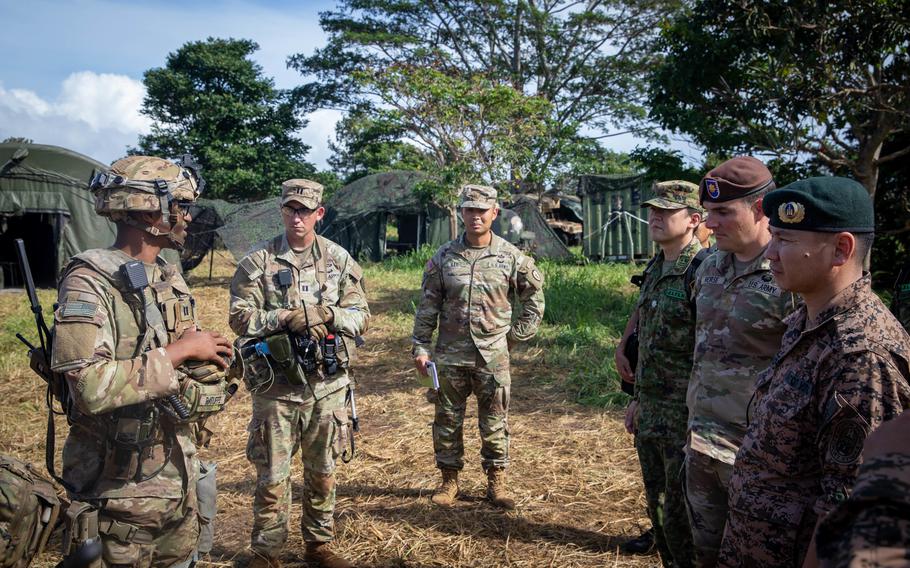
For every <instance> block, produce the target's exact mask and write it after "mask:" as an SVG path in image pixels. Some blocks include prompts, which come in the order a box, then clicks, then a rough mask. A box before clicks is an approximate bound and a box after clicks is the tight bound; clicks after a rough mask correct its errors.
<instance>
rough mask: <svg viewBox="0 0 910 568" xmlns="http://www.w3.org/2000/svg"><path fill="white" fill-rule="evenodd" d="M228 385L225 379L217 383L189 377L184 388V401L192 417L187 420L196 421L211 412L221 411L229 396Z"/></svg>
mask: <svg viewBox="0 0 910 568" xmlns="http://www.w3.org/2000/svg"><path fill="white" fill-rule="evenodd" d="M226 385H227V382H226V381H224V380H223V379H222V380H220V381H218V382H216V383H201V382H198V381H194V380H191V379H187V380H186V387H185V388H184V390H183V402H184V404H185V405H186V409H187V410H188V411H189V413H190V417H189V418H188V419H187V420H186V421H187V422H195V421H197V420H200V419H201V418H204V417H205V416H207V415H209V414H214V413H216V412H221V410H223V409H224V405H225V404H227V401H228V398H229V397H228V394H227V391H226V389H225V387H226Z"/></svg>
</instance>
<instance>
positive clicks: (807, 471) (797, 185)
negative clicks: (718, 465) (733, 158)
mask: <svg viewBox="0 0 910 568" xmlns="http://www.w3.org/2000/svg"><path fill="white" fill-rule="evenodd" d="M763 207H764V211H765V215H767V216H768V217H769V218H770V224H771V242H770V244H769V245H768V248H767V250H766V251H765V257H766V258H767V259H768V260H769V261H770V266H771V270H772V272H773V273H774V276H775V279H776V282H777V284H778V285H779V286H780V287H781V288H783V289H784V290H787V291H790V292H797V293H799V295H800V296H801V297H802V299H803V302H804V304H803V306H801V307H800V308H799V309H798V310H797V311H796V312H794V313H793V314H792V315H791V316H790V317H788V318H787V324H788V327H787V332H786V333H785V334H784V336H783V343H782V344H781V346H780V350H779V351H778V352H777V354H776V355H775V356H774V359H773V361H772V362H771V365H770V366H769V367H768V369H767V370H766V371H764V372H763V373H762V374H761V375H760V376H759V377H758V380H757V382H756V389H755V397H754V399H753V401H752V403H751V404H750V407H749V410H750V412H749V427H748V432H747V433H746V436H745V438H744V439H743V442H742V447H741V448H740V449H739V453H737V454H736V463H735V465H734V466H733V475H732V477H731V480H730V489H729V492H730V500H729V514H728V517H727V523H726V529H725V531H724V540H723V545H722V547H721V552H720V565H721V566H729V567H731V568H732V567H739V566H756V567H767V566H781V567H787V566H793V567H796V568H799V567H801V566H802V565H803V560H804V558H805V557H806V554H807V552H809V554H810V558H811V556H813V555H814V549H813V548H812V547H811V546H810V542H811V541H812V535H813V533H814V530H815V527H816V525H817V523H818V522H819V521H820V520H821V519H823V518H824V517H825V515H826V514H827V513H829V512H830V511H831V510H833V509H834V508H835V507H836V506H837V505H838V503H840V502H841V501H843V500H844V499H846V498H847V497H848V495H849V494H850V491H851V488H852V487H853V484H854V482H855V481H856V474H857V469H858V468H859V464H860V461H861V459H860V452H861V450H862V448H863V442H864V441H865V439H866V437H867V436H868V435H869V433H870V432H871V431H873V430H874V429H875V428H877V427H878V425H879V424H881V423H882V422H883V421H885V420H890V419H891V418H894V417H895V416H897V415H898V414H900V413H901V412H902V411H903V410H904V409H906V408H907V407H908V406H910V383H908V380H910V336H908V335H907V332H906V331H904V329H903V328H902V327H901V325H900V323H899V322H898V321H897V320H896V319H895V318H894V316H893V315H892V314H891V313H890V312H889V311H888V308H887V307H885V305H884V304H883V303H882V301H881V300H879V298H878V296H876V295H875V293H874V292H873V291H872V286H871V277H870V276H869V274H864V273H863V259H865V258H866V253H867V252H868V251H869V249H870V248H871V247H872V241H873V237H874V233H873V232H874V230H875V217H874V215H873V213H872V199H871V198H870V197H869V194H868V192H867V191H866V190H865V188H863V186H862V185H860V184H859V183H857V182H855V181H853V180H850V179H846V178H839V177H814V178H809V179H805V180H800V181H797V182H794V183H791V184H790V185H788V186H786V187H784V188H781V189H778V190H776V191H774V192H772V193H771V194H769V195H768V196H767V197H765V199H764V202H763ZM882 522H888V521H887V520H885V519H882Z"/></svg>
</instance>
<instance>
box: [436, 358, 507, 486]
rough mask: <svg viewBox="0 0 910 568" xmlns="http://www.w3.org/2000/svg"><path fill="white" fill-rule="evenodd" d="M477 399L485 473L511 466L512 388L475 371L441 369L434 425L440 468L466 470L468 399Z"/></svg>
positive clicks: (448, 367) (452, 367)
mask: <svg viewBox="0 0 910 568" xmlns="http://www.w3.org/2000/svg"><path fill="white" fill-rule="evenodd" d="M471 393H474V396H476V397H477V423H478V425H479V427H480V440H481V449H480V456H481V458H482V459H481V465H482V466H483V469H484V470H486V469H489V468H491V467H506V466H507V465H508V464H509V424H508V414H509V385H502V384H499V383H498V382H497V381H496V379H495V378H494V377H493V375H492V374H490V373H487V372H484V371H480V370H477V369H476V368H474V367H456V366H448V365H446V366H440V367H439V397H438V399H437V400H436V418H435V420H434V421H433V449H434V451H435V453H436V467H438V468H440V469H457V470H460V469H462V468H464V413H465V408H466V406H467V401H468V397H469V396H470V395H471Z"/></svg>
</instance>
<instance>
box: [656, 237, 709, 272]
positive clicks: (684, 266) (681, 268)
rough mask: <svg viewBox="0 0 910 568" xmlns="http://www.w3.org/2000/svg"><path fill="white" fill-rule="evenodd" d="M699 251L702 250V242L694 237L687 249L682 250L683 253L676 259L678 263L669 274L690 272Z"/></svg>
mask: <svg viewBox="0 0 910 568" xmlns="http://www.w3.org/2000/svg"><path fill="white" fill-rule="evenodd" d="M699 250H701V242H699V240H698V239H697V238H696V237H694V236H693V237H692V240H691V241H689V244H687V245H686V247H685V248H684V249H682V252H680V253H679V256H678V257H677V258H676V263H675V264H674V265H673V268H671V269H670V272H668V274H682V273H683V272H685V271H686V270H688V269H689V265H690V264H692V259H694V258H695V255H696V254H698V251H699ZM661 254H663V252H661Z"/></svg>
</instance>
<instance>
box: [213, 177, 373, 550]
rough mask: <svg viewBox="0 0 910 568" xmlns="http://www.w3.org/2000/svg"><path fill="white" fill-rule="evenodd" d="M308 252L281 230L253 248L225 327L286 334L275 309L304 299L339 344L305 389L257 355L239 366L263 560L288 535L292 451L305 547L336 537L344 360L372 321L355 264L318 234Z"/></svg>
mask: <svg viewBox="0 0 910 568" xmlns="http://www.w3.org/2000/svg"><path fill="white" fill-rule="evenodd" d="M320 195H321V190H320ZM310 250H311V252H310V253H303V254H298V253H295V252H294V250H293V249H291V248H290V246H289V244H288V240H287V237H286V236H285V235H284V234H282V235H279V236H277V237H275V238H273V239H270V240H268V241H265V242H263V243H260V244H259V245H257V246H255V247H254V248H253V250H252V251H251V252H250V253H249V254H247V255H246V256H245V257H244V258H243V259H242V260H241V261H240V264H239V266H238V267H237V272H236V273H235V274H234V278H233V280H232V282H231V308H230V316H229V317H230V325H231V329H233V330H234V332H236V333H237V334H238V335H239V336H241V337H240V341H241V342H244V341H248V340H251V339H254V338H262V337H266V336H269V335H273V334H276V333H279V332H282V331H284V329H283V325H282V322H281V314H282V312H283V311H285V310H286V309H288V308H290V309H295V308H300V307H302V306H305V305H309V306H315V305H321V306H325V307H327V308H328V309H329V310H331V312H332V314H333V316H334V321H333V322H332V325H331V326H330V327H331V331H333V332H334V333H336V334H338V335H340V336H341V338H342V340H343V341H342V349H340V354H339V355H340V359H341V360H342V368H340V369H339V371H338V373H337V374H335V375H332V376H327V375H325V374H324V373H323V370H322V367H321V366H320V367H319V368H318V369H317V371H316V372H314V373H312V374H310V375H308V376H307V378H306V379H307V384H306V385H302V386H295V385H292V384H289V383H288V381H287V378H286V377H285V376H284V375H283V374H282V372H281V370H280V369H278V368H277V367H275V366H271V365H270V364H268V363H267V361H266V360H264V359H262V360H260V361H259V362H258V363H255V364H253V365H250V366H247V368H246V370H245V373H246V376H245V380H246V382H247V384H248V385H254V386H253V389H252V390H253V397H252V398H253V416H252V419H251V421H250V424H249V428H248V430H249V440H248V443H247V458H248V459H249V460H250V462H252V463H253V465H254V466H255V467H256V474H257V483H256V494H255V498H254V502H253V531H252V536H251V547H252V549H253V550H254V551H255V552H257V553H259V554H261V555H264V556H265V557H269V558H277V556H278V553H279V552H280V550H281V548H282V547H283V546H284V543H285V541H286V540H287V534H288V517H289V515H290V506H291V459H292V458H293V456H294V454H295V453H296V452H297V450H298V449H299V450H301V459H302V462H303V465H304V494H303V518H302V522H301V526H302V530H303V538H304V540H305V541H306V542H308V543H315V542H328V541H331V540H332V539H333V538H334V521H333V518H332V516H333V512H334V509H335V462H336V459H337V457H338V456H339V455H340V453H341V452H342V450H343V449H344V448H345V447H346V445H347V443H348V439H349V438H348V436H349V435H350V433H349V432H348V429H349V427H348V423H349V419H348V412H347V408H346V405H345V395H346V388H348V387H349V385H350V383H351V381H350V378H349V374H348V373H349V369H348V368H347V364H348V363H349V362H350V360H351V359H352V357H353V352H354V337H357V336H359V335H360V334H361V333H363V332H364V331H365V330H366V327H367V323H368V321H369V317H370V311H369V307H368V306H367V300H366V292H365V291H364V284H363V272H362V270H361V268H360V266H359V265H358V264H357V262H356V261H354V259H353V258H351V256H350V255H349V254H348V253H347V251H345V250H344V249H343V248H342V247H341V246H339V245H337V244H335V243H334V242H332V241H330V240H328V239H325V238H323V237H321V236H317V237H316V239H315V242H314V243H313V246H312V248H311V249H310ZM283 269H288V270H290V271H291V274H292V281H291V285H290V286H289V287H288V288H287V289H286V292H284V291H283V290H282V288H281V287H279V286H278V280H277V278H276V273H277V272H278V271H280V270H283ZM257 384H258V385H259V386H258V388H257V387H256V386H255V385H257Z"/></svg>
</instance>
